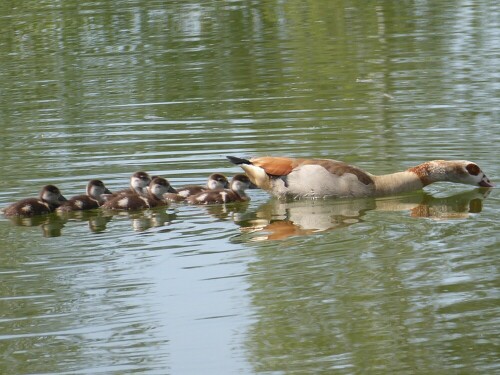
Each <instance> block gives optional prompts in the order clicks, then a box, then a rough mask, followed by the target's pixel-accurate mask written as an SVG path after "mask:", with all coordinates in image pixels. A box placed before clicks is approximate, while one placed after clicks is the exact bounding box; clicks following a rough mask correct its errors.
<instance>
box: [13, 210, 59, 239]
mask: <svg viewBox="0 0 500 375" xmlns="http://www.w3.org/2000/svg"><path fill="white" fill-rule="evenodd" d="M9 219H10V221H11V222H13V223H14V224H15V225H18V226H21V227H40V229H41V230H42V234H43V236H44V237H59V236H60V235H61V233H62V228H64V224H65V222H66V221H65V220H64V219H63V218H61V217H58V216H56V215H55V214H50V215H39V216H32V217H21V216H12V217H9Z"/></svg>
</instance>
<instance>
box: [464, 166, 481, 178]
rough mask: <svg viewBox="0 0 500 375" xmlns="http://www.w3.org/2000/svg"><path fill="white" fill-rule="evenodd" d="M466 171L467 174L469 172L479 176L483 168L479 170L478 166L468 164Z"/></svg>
mask: <svg viewBox="0 0 500 375" xmlns="http://www.w3.org/2000/svg"><path fill="white" fill-rule="evenodd" d="M465 169H467V172H469V173H470V174H471V175H473V176H477V175H478V174H479V173H481V168H479V167H478V166H477V165H476V164H472V163H470V164H467V166H466V167H465Z"/></svg>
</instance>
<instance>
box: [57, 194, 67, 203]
mask: <svg viewBox="0 0 500 375" xmlns="http://www.w3.org/2000/svg"><path fill="white" fill-rule="evenodd" d="M57 200H58V201H59V202H66V201H67V199H66V198H65V197H64V196H63V195H59V198H58V199H57Z"/></svg>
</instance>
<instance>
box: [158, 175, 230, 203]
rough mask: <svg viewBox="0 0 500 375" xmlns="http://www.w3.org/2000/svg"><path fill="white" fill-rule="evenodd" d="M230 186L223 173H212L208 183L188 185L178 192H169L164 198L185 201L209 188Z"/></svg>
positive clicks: (171, 200) (172, 200)
mask: <svg viewBox="0 0 500 375" xmlns="http://www.w3.org/2000/svg"><path fill="white" fill-rule="evenodd" d="M228 187H229V181H228V180H227V177H226V176H224V175H223V174H221V173H212V174H211V175H210V176H208V180H207V185H206V186H202V185H186V186H183V187H181V188H179V189H176V190H177V193H175V194H173V193H167V194H165V195H164V198H165V199H166V200H168V201H169V202H180V201H185V200H186V198H187V197H189V196H191V195H196V194H200V193H202V192H205V191H208V190H217V189H226V188H228Z"/></svg>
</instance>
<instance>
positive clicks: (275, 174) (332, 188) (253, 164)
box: [228, 156, 493, 198]
mask: <svg viewBox="0 0 500 375" xmlns="http://www.w3.org/2000/svg"><path fill="white" fill-rule="evenodd" d="M228 159H229V161H231V162H232V163H234V164H237V165H239V166H240V167H241V168H242V169H243V170H244V171H245V172H246V173H247V175H248V177H250V180H252V182H253V183H254V184H255V185H257V186H258V187H260V188H262V189H264V190H267V191H268V192H270V193H272V194H273V195H276V196H278V197H285V196H286V197H292V198H325V197H337V198H338V197H380V196H388V195H395V194H398V193H405V192H410V191H414V190H419V189H422V188H423V187H424V186H427V185H429V184H432V183H434V182H439V181H448V182H456V183H462V184H468V185H474V186H481V187H492V186H493V184H492V183H491V182H490V180H489V179H488V178H487V177H486V175H485V174H484V173H483V171H482V170H481V168H479V166H478V165H477V164H475V163H472V162H470V161H465V160H451V161H446V160H433V161H428V162H426V163H423V164H420V165H417V166H416V167H412V168H409V169H407V170H406V171H403V172H397V173H391V174H387V175H380V176H375V175H372V174H370V173H368V172H365V171H363V170H361V169H360V168H357V167H355V166H352V165H349V164H346V163H344V162H340V161H336V160H329V159H292V158H285V157H260V158H254V159H250V160H246V159H240V158H236V157H232V156H228Z"/></svg>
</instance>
